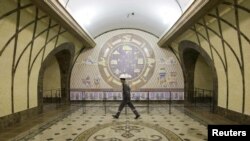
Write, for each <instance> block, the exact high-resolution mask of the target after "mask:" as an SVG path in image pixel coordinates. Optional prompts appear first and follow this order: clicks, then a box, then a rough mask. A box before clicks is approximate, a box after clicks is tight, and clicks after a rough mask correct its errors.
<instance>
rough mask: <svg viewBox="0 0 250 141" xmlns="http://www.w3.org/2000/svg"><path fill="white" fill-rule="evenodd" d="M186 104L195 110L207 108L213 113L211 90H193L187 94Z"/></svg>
mask: <svg viewBox="0 0 250 141" xmlns="http://www.w3.org/2000/svg"><path fill="white" fill-rule="evenodd" d="M186 95H187V99H188V102H189V103H190V104H191V105H189V106H193V107H196V108H199V107H201V108H208V109H209V110H210V111H213V90H208V89H201V88H194V90H189V91H188V92H187V93H186Z"/></svg>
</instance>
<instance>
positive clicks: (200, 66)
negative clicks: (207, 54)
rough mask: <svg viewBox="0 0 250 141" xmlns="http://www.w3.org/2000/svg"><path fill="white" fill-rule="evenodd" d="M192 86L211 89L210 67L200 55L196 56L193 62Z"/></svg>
mask: <svg viewBox="0 0 250 141" xmlns="http://www.w3.org/2000/svg"><path fill="white" fill-rule="evenodd" d="M194 87H195V88H199V89H206V90H212V89H213V76H212V72H211V69H210V68H209V66H208V64H207V63H206V62H205V60H204V59H203V58H202V57H201V56H199V57H198V59H197V62H196V64H195V71H194Z"/></svg>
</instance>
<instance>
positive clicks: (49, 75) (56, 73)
mask: <svg viewBox="0 0 250 141" xmlns="http://www.w3.org/2000/svg"><path fill="white" fill-rule="evenodd" d="M60 88H61V76H60V68H59V64H58V62H57V60H56V58H55V57H53V59H52V60H51V62H49V64H48V66H47V67H46V70H45V72H44V76H43V91H44V93H43V97H50V96H51V90H53V91H55V90H58V89H60Z"/></svg>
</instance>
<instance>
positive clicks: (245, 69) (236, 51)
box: [171, 0, 250, 115]
mask: <svg viewBox="0 0 250 141" xmlns="http://www.w3.org/2000/svg"><path fill="white" fill-rule="evenodd" d="M236 2H237V3H234V1H233V0H225V1H223V2H222V3H221V4H220V5H218V6H217V7H215V8H214V9H213V10H211V11H210V12H209V13H208V14H207V15H206V16H204V17H202V18H201V19H200V20H199V21H197V23H195V24H194V25H192V26H191V27H190V28H189V29H188V30H187V31H186V32H185V33H183V34H182V35H180V36H179V37H178V38H177V39H176V40H175V41H174V42H173V43H172V45H171V46H172V47H173V48H174V49H177V50H176V51H177V52H178V45H179V43H180V42H181V41H183V40H189V41H192V42H194V43H196V44H197V45H198V46H200V47H201V48H202V49H204V50H205V51H206V52H207V54H208V55H209V56H210V57H211V59H212V60H213V61H214V64H215V68H216V71H217V76H218V106H220V107H222V108H225V109H229V110H232V111H235V112H239V113H243V114H247V115H250V101H249V98H250V87H249V86H250V85H249V84H250V79H249V78H250V72H249V70H250V63H249V61H248V60H249V59H250V48H249V44H250V28H249V25H250V15H249V12H247V11H246V10H245V9H248V11H249V9H250V1H248V0H243V1H236ZM234 4H236V5H237V6H235V7H234V6H233V5H234ZM217 17H218V18H217ZM197 72H198V70H197Z"/></svg>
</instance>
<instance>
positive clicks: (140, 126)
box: [74, 121, 182, 141]
mask: <svg viewBox="0 0 250 141" xmlns="http://www.w3.org/2000/svg"><path fill="white" fill-rule="evenodd" d="M88 140H95V141H182V140H181V138H180V137H178V136H177V135H176V134H174V133H173V132H172V131H170V130H168V129H165V128H163V127H160V126H159V125H154V124H150V123H145V122H131V121H125V122H112V123H106V124H102V125H98V126H95V127H92V128H90V129H88V130H86V131H84V132H82V133H81V134H80V135H79V136H78V137H76V138H75V140H74V141H88Z"/></svg>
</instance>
